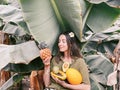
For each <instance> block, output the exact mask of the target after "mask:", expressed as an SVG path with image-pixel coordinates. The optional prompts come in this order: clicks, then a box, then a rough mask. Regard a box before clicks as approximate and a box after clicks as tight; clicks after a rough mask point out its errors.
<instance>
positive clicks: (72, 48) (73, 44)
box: [55, 32, 82, 62]
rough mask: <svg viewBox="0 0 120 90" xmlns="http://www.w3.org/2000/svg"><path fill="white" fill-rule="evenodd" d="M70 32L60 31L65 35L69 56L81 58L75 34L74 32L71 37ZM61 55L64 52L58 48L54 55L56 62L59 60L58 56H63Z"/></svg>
mask: <svg viewBox="0 0 120 90" xmlns="http://www.w3.org/2000/svg"><path fill="white" fill-rule="evenodd" d="M70 33H71V32H64V33H61V34H60V35H65V37H66V40H67V45H68V50H69V52H70V56H71V57H79V58H82V54H81V53H80V48H79V46H78V43H77V37H76V36H75V34H74V37H71V36H70ZM72 33H73V32H72ZM60 35H59V36H60ZM58 41H59V40H58ZM63 55H64V52H60V51H59V49H58V53H57V55H56V59H55V60H56V61H57V62H59V60H60V57H61V56H63Z"/></svg>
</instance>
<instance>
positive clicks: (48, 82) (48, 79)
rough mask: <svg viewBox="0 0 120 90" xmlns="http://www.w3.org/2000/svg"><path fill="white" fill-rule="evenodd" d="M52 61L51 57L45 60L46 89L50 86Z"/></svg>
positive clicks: (44, 77) (44, 78) (44, 76)
mask: <svg viewBox="0 0 120 90" xmlns="http://www.w3.org/2000/svg"><path fill="white" fill-rule="evenodd" d="M50 60H51V57H48V58H46V59H45V60H43V63H44V74H43V81H44V85H45V87H48V86H49V85H50Z"/></svg>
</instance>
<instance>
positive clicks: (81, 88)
mask: <svg viewBox="0 0 120 90" xmlns="http://www.w3.org/2000/svg"><path fill="white" fill-rule="evenodd" d="M63 86H64V87H66V88H69V89H72V90H91V87H90V85H87V84H79V85H71V84H68V83H64V84H63Z"/></svg>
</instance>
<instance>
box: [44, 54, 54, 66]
mask: <svg viewBox="0 0 120 90" xmlns="http://www.w3.org/2000/svg"><path fill="white" fill-rule="evenodd" d="M51 58H52V56H49V57H47V58H45V60H43V63H44V65H45V66H48V65H50V60H51Z"/></svg>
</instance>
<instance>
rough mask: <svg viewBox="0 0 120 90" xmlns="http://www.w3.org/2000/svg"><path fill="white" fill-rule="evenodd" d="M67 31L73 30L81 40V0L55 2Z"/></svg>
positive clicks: (57, 0)
mask: <svg viewBox="0 0 120 90" xmlns="http://www.w3.org/2000/svg"><path fill="white" fill-rule="evenodd" d="M55 3H56V5H57V8H58V11H59V12H60V15H61V17H62V20H63V23H64V24H65V27H66V29H68V30H69V29H72V31H74V32H75V34H76V36H77V37H78V39H79V40H81V38H82V6H81V4H80V1H79V0H55Z"/></svg>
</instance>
